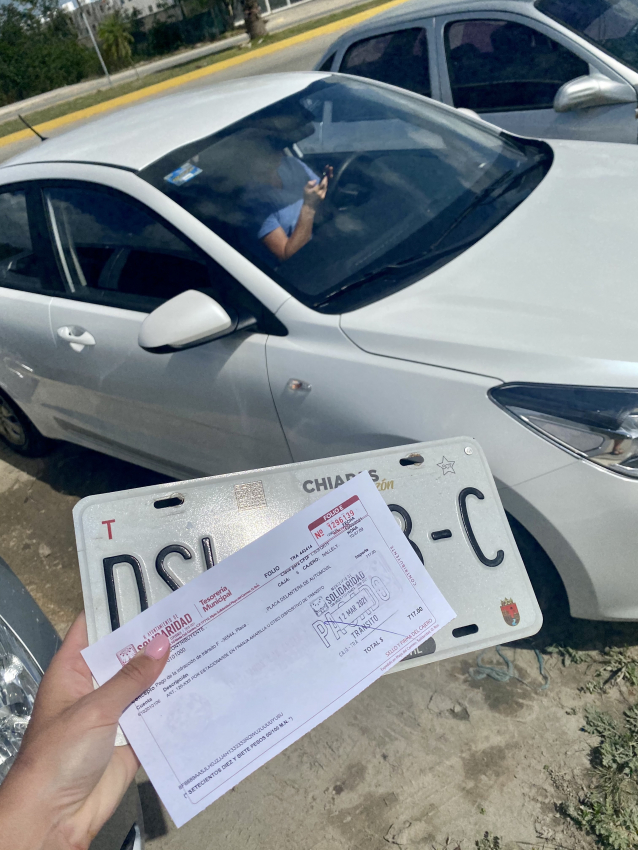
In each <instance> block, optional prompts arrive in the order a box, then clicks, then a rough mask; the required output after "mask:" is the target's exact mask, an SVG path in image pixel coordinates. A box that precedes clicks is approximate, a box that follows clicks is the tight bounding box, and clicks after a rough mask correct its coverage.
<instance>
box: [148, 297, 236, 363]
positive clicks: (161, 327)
mask: <svg viewBox="0 0 638 850" xmlns="http://www.w3.org/2000/svg"><path fill="white" fill-rule="evenodd" d="M236 326H237V320H236V319H234V320H233V319H231V317H230V316H229V315H228V313H227V312H226V310H224V308H223V307H222V306H221V304H218V303H217V301H215V300H214V299H213V298H211V297H210V296H208V295H205V294H204V293H203V292H198V291H197V290H195V289H188V290H187V291H186V292H181V293H180V294H179V295H176V296H175V297H174V298H171V299H170V300H169V301H165V302H164V304H160V306H159V307H157V308H156V309H155V310H153V312H152V313H149V315H148V316H147V317H146V318H145V319H144V321H143V322H142V325H141V327H140V331H139V334H138V338H137V341H138V343H139V345H140V347H141V348H143V349H144V350H145V351H150V352H152V353H154V354H165V353H167V352H169V351H179V350H180V349H182V348H191V347H192V346H194V345H201V344H202V343H204V342H210V340H213V339H217V338H218V337H220V336H226V335H227V334H229V333H232V332H233V331H234V330H235V327H236Z"/></svg>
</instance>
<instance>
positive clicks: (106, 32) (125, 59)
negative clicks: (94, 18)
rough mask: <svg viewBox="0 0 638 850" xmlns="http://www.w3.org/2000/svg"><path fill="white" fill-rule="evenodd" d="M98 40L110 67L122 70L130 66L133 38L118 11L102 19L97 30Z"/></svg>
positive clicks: (125, 21) (126, 22)
mask: <svg viewBox="0 0 638 850" xmlns="http://www.w3.org/2000/svg"><path fill="white" fill-rule="evenodd" d="M98 38H99V39H100V41H101V43H102V49H103V51H104V55H105V56H106V58H107V60H108V61H109V64H110V65H111V67H114V68H115V67H117V68H124V67H125V66H127V65H130V64H131V62H132V58H133V57H132V54H131V45H132V44H133V36H132V35H131V29H130V26H129V22H128V21H127V20H126V18H125V17H124V16H123V15H122V13H121V12H120V10H119V9H116V10H115V11H114V12H112V13H111V14H110V15H108V17H106V18H104V20H103V21H102V23H101V24H100V28H99V30H98Z"/></svg>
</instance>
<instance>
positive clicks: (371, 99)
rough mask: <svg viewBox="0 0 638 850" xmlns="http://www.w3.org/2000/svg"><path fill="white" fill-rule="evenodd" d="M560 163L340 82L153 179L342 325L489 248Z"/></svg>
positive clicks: (469, 124)
mask: <svg viewBox="0 0 638 850" xmlns="http://www.w3.org/2000/svg"><path fill="white" fill-rule="evenodd" d="M550 162H551V152H550V149H549V148H548V146H546V145H545V144H544V143H541V142H525V143H522V142H518V141H515V140H513V139H510V138H509V137H506V136H504V135H503V134H501V133H500V132H499V131H498V130H497V129H496V128H491V127H489V126H488V125H485V128H483V127H482V126H480V125H477V124H476V123H475V122H473V121H470V120H467V119H465V118H463V117H461V116H457V115H456V114H454V113H453V112H451V111H450V110H449V109H445V108H443V107H440V106H437V105H436V104H433V103H432V102H428V101H426V100H425V99H422V98H420V97H416V96H413V95H410V94H405V95H404V94H401V93H399V92H396V91H392V90H390V89H386V88H384V87H383V86H379V85H377V84H375V83H372V82H363V81H360V80H353V79H352V78H347V77H339V76H334V75H333V76H330V77H327V78H324V79H321V80H317V79H316V77H315V78H313V81H312V82H311V83H310V84H309V85H308V86H307V87H306V88H304V89H303V90H302V91H300V92H299V93H298V94H295V95H292V96H290V97H287V98H285V99H282V100H280V101H278V102H277V103H274V104H272V105H271V106H268V107H266V108H265V109H262V110H260V111H259V112H255V113H253V114H252V115H250V116H249V117H248V118H246V119H243V120H242V121H239V122H237V123H236V124H234V125H232V126H231V127H228V128H226V130H224V131H222V132H221V133H217V134H215V135H213V136H209V137H207V138H205V139H202V140H200V141H198V142H195V143H193V144H190V145H187V146H185V147H183V148H180V149H178V150H176V151H173V152H172V153H171V154H169V155H168V156H165V157H163V158H162V159H161V160H160V161H158V162H156V163H154V164H153V165H151V166H149V167H148V168H146V169H145V170H144V171H143V172H142V176H143V177H144V178H145V179H146V180H148V181H149V182H150V183H152V184H153V185H154V186H156V187H157V188H158V189H160V190H161V191H163V192H165V193H166V194H167V195H168V196H169V197H171V198H172V199H173V200H175V201H176V202H177V203H178V204H180V205H181V206H182V207H184V208H185V209H187V210H188V211H189V212H190V213H192V214H193V215H194V216H195V217H196V218H198V219H199V220H200V221H202V222H203V223H205V224H206V225H207V226H208V227H209V228H210V229H211V230H213V231H214V232H216V233H217V234H219V235H220V236H221V237H222V238H224V239H226V240H227V241H228V242H229V243H230V244H231V245H233V246H234V247H235V248H237V249H238V250H239V251H241V252H242V253H243V254H244V255H245V256H247V257H248V258H249V259H250V260H252V262H254V263H255V264H256V265H257V266H259V267H260V268H261V269H263V270H264V271H266V272H267V273H268V274H270V275H271V276H272V277H273V278H274V279H275V280H277V282H278V283H280V284H281V285H282V286H283V287H284V288H286V289H287V290H288V291H289V292H291V293H292V294H294V295H295V296H296V297H297V298H298V299H299V300H300V301H302V302H303V303H305V304H307V305H309V306H311V307H313V308H315V309H318V310H321V311H324V312H343V311H345V310H351V309H355V308H356V307H359V306H362V305H363V304H365V303H369V302H371V301H373V300H376V299H378V298H382V297H383V296H384V295H387V294H389V293H390V292H393V291H396V290H397V289H398V288H400V287H402V286H406V285H408V284H409V283H411V282H412V281H414V280H416V279H418V278H419V277H423V275H424V274H426V273H428V272H429V271H431V270H432V269H433V268H436V267H438V266H440V265H442V264H443V263H444V262H448V261H449V260H450V259H451V258H453V257H454V256H455V255H456V254H458V253H459V252H460V251H461V250H464V249H465V248H466V247H468V246H469V245H471V244H472V243H473V242H475V241H476V240H477V239H480V238H481V237H482V236H483V235H485V233H487V232H488V231H489V230H491V229H492V228H493V227H495V226H496V224H498V222H499V221H501V220H502V219H503V218H504V217H505V216H506V215H508V214H509V213H510V212H511V211H512V210H513V209H514V208H515V207H516V206H517V205H518V204H519V203H520V202H521V201H522V200H523V199H524V198H525V197H527V195H528V194H529V193H530V192H531V191H532V190H533V188H534V187H535V186H536V185H537V184H538V182H539V181H540V180H541V179H542V177H543V176H544V174H545V173H546V171H547V169H548V167H549V164H550Z"/></svg>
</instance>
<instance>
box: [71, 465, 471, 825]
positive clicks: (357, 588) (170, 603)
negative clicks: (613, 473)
mask: <svg viewBox="0 0 638 850" xmlns="http://www.w3.org/2000/svg"><path fill="white" fill-rule="evenodd" d="M454 616H455V614H454V612H453V611H452V609H451V608H450V606H449V605H448V603H447V602H446V601H445V599H444V598H443V596H442V595H441V593H440V592H439V590H438V589H437V587H436V585H435V584H434V582H433V581H432V579H431V578H430V576H429V575H428V574H427V572H426V571H425V569H424V567H423V565H422V564H421V562H420V561H419V559H418V558H417V556H416V554H415V553H414V551H413V549H412V547H411V546H410V543H409V541H408V540H407V539H406V538H405V536H404V535H403V534H402V532H401V530H400V529H399V526H398V525H397V523H396V521H395V519H394V517H393V516H392V514H391V513H390V511H389V510H388V508H387V506H386V505H385V503H384V501H383V499H382V498H381V496H380V495H379V493H378V492H377V489H376V487H375V486H374V484H373V483H372V481H371V479H370V476H369V475H368V473H367V472H365V473H362V474H360V475H358V476H357V477H356V478H353V479H352V480H350V481H349V482H347V483H346V484H344V485H342V486H341V487H339V488H338V489H337V490H333V491H331V492H329V493H327V494H326V495H325V496H324V497H323V498H322V499H320V500H318V501H317V502H315V503H314V504H313V505H311V506H310V507H308V508H305V509H304V510H302V511H300V513H298V514H296V515H295V516H294V517H291V518H290V519H289V520H287V521H286V522H284V523H282V524H281V525H279V526H277V528H274V529H273V530H272V531H270V532H268V533H267V534H265V535H264V536H263V537H260V538H259V539H258V540H256V541H254V542H253V543H250V544H249V545H248V546H246V547H245V548H243V549H241V550H240V551H238V552H236V553H235V554H234V555H231V556H230V557H228V558H226V559H225V560H223V561H222V562H220V563H219V564H217V565H216V566H214V567H213V568H212V569H210V570H209V571H208V572H206V573H204V574H203V575H201V576H199V577H197V578H195V579H193V580H192V581H191V582H189V583H188V584H186V585H185V586H184V587H182V588H180V589H179V590H177V591H175V592H174V593H172V594H171V595H170V596H168V597H166V598H165V599H162V600H161V601H160V602H158V603H156V604H155V605H153V606H152V607H151V608H149V609H147V610H146V611H143V612H142V613H141V614H139V615H138V616H137V617H135V619H133V620H131V621H130V622H128V623H126V624H125V625H124V626H122V627H121V628H119V629H117V630H116V631H115V632H112V633H111V634H110V635H107V636H106V637H104V638H102V639H101V640H99V641H98V642H97V643H95V644H93V646H90V647H89V648H88V649H85V650H84V652H83V655H84V658H85V659H86V662H87V664H88V665H89V667H90V669H91V672H92V673H93V675H94V676H95V679H96V680H97V682H98V683H99V684H103V683H104V682H105V681H106V680H107V679H109V678H110V677H111V676H113V675H114V674H115V673H116V672H117V670H119V669H120V667H121V666H122V665H123V664H126V662H127V661H128V660H129V659H130V658H132V656H133V655H135V653H136V652H138V651H139V650H140V649H141V648H142V647H143V646H144V645H145V644H146V643H148V642H149V641H150V640H151V639H152V638H153V636H154V635H155V634H157V633H158V632H163V633H164V634H166V635H167V636H168V637H169V638H170V641H171V654H170V658H169V661H168V664H167V665H166V667H165V669H164V672H163V673H162V676H161V677H160V679H158V681H157V682H156V683H155V684H154V685H153V686H152V687H151V688H149V690H148V691H146V692H145V693H144V694H142V696H140V697H139V698H138V699H137V700H136V701H135V702H134V703H133V704H132V705H131V706H129V708H128V709H127V710H126V712H125V713H124V715H123V716H122V720H121V726H122V728H123V730H124V732H125V733H126V735H127V737H128V739H129V741H130V743H131V744H132V745H133V748H134V750H135V752H136V753H137V756H138V757H139V759H140V761H141V762H142V765H143V766H144V768H145V770H146V772H147V774H148V775H149V778H150V779H151V781H152V783H153V785H154V786H155V789H156V790H157V792H158V794H159V795H160V797H161V798H162V801H163V802H164V805H165V806H166V808H167V809H168V811H169V813H170V815H171V817H172V818H173V820H174V821H175V823H176V825H177V826H181V825H182V824H184V823H186V821H188V820H189V819H190V818H192V817H193V816H194V815H196V814H197V813H198V812H200V811H202V810H203V809H205V808H206V806H208V805H210V803H212V802H213V801H214V800H216V799H217V798H218V797H221V795H222V794H224V793H225V792H226V791H228V790H229V789H230V788H232V787H233V786H234V785H237V783H238V782H239V781H240V780H242V779H243V778H244V777H246V776H248V775H249V774H250V773H252V772H253V771H254V770H256V769H257V768H258V767H260V766H261V765H263V764H264V763H265V762H267V761H268V760H269V759H271V758H272V757H273V756H276V755H277V754H278V753H280V752H281V751H282V750H284V749H285V748H286V747H288V746H289V745H290V744H292V743H293V742H294V741H296V740H297V739H298V738H300V737H301V736H302V735H303V734H305V733H306V732H308V731H309V730H310V729H312V728H313V727H314V726H316V725H317V724H319V723H321V721H322V720H325V718H326V717H329V716H330V715H331V714H333V712H335V711H337V710H338V709H339V708H341V706H343V705H345V704H346V703H347V702H348V701H349V700H351V699H352V698H353V697H355V696H356V695H357V694H359V693H360V692H361V691H362V690H363V689H364V688H366V687H367V686H368V685H370V684H372V682H374V681H375V680H376V679H378V678H379V676H381V675H382V673H384V672H385V671H386V670H388V669H389V668H390V667H392V665H394V664H396V663H397V662H398V661H400V660H401V659H402V658H404V657H405V656H406V655H407V654H408V653H409V652H411V651H412V650H413V649H415V648H416V647H417V646H418V645H419V644H421V643H423V641H424V640H427V639H428V638H429V637H430V636H431V635H433V634H434V633H435V632H436V631H438V630H439V629H440V628H441V627H442V626H444V625H445V624H446V623H448V622H449V621H450V620H451V619H453V618H454Z"/></svg>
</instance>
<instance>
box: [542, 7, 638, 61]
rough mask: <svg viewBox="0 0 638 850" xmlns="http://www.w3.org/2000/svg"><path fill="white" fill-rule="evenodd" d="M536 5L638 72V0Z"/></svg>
mask: <svg viewBox="0 0 638 850" xmlns="http://www.w3.org/2000/svg"><path fill="white" fill-rule="evenodd" d="M536 8H537V9H538V10H539V12H543V13H544V14H545V15H548V16H549V17H550V18H554V20H556V21H559V23H561V24H564V25H565V26H566V27H569V28H570V29H571V30H574V32H577V33H578V34H579V35H582V36H583V37H584V38H586V39H587V40H588V41H591V42H592V43H593V44H595V45H597V46H598V47H600V48H602V50H604V51H605V52H607V53H609V54H610V55H611V56H613V57H615V58H616V59H620V61H621V62H624V63H625V65H628V66H629V67H630V68H633V69H634V71H638V0H538V2H537V3H536Z"/></svg>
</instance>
